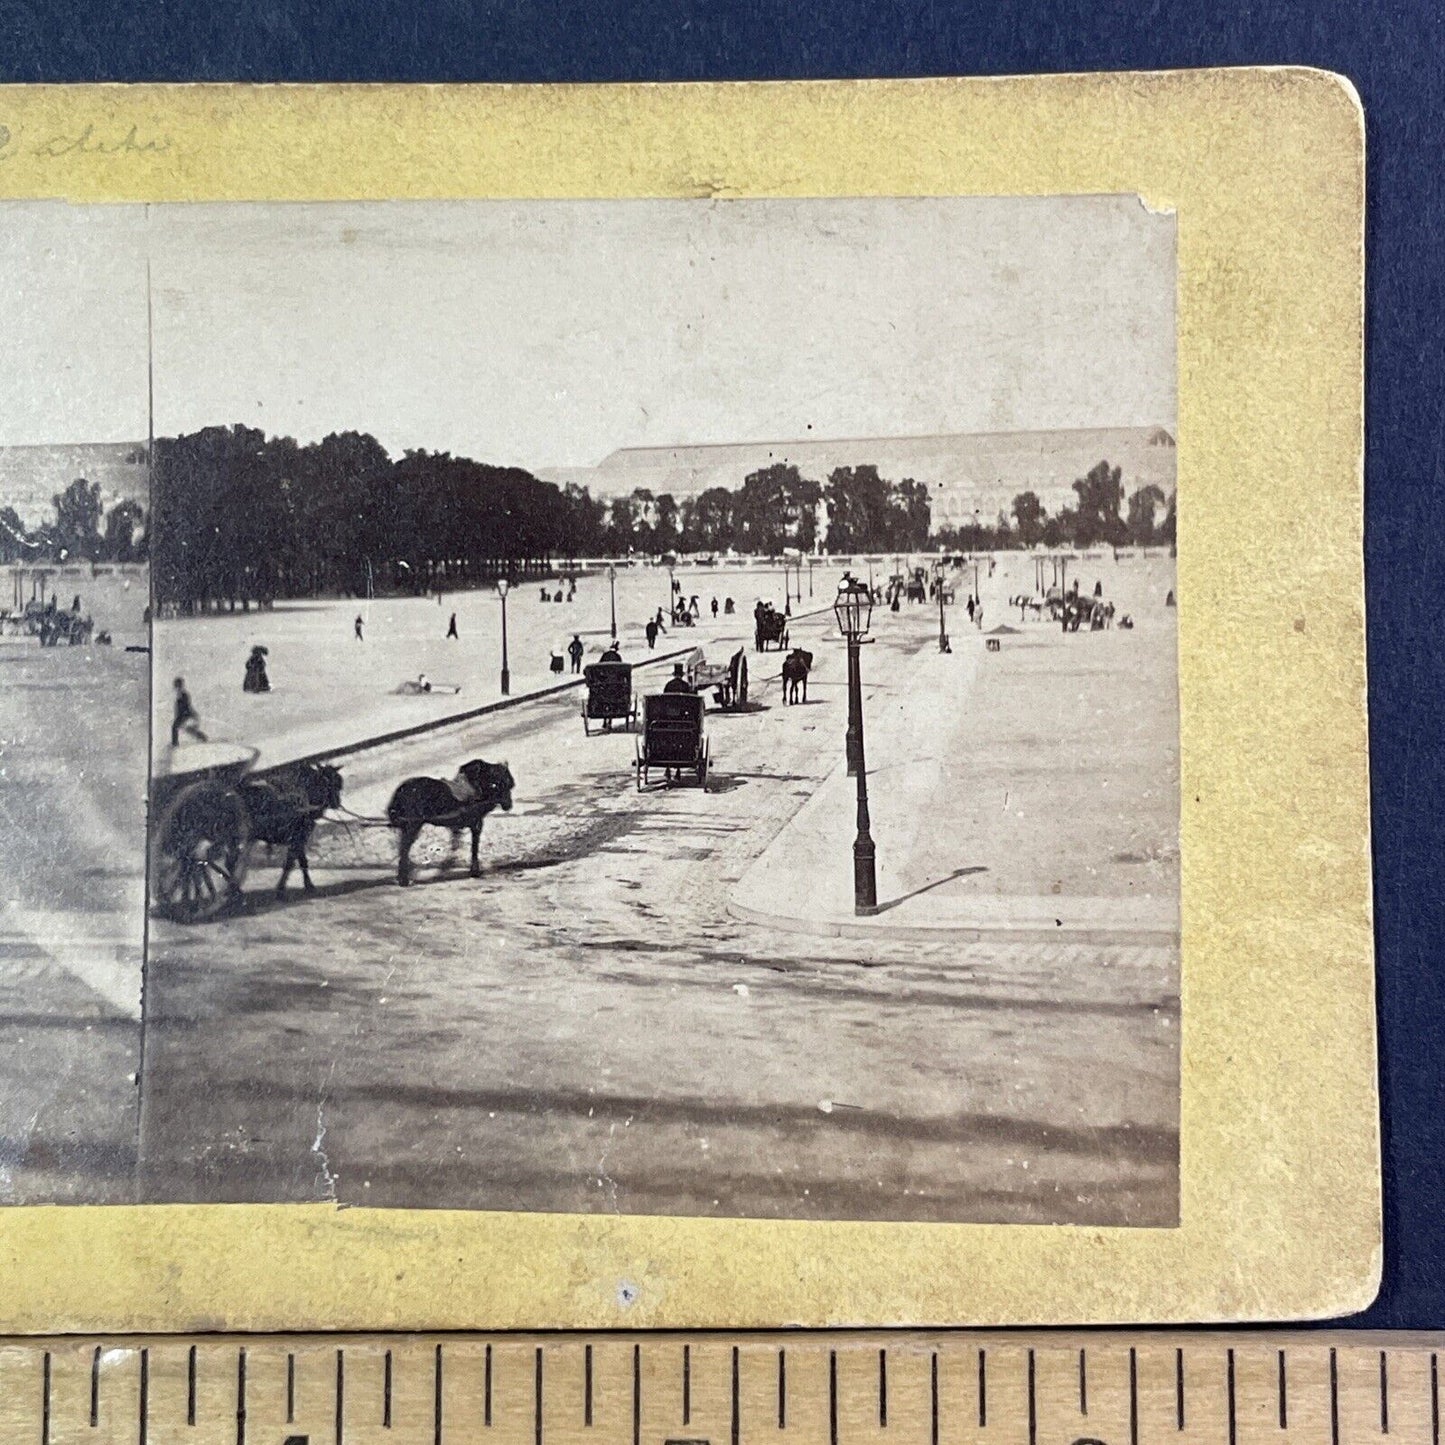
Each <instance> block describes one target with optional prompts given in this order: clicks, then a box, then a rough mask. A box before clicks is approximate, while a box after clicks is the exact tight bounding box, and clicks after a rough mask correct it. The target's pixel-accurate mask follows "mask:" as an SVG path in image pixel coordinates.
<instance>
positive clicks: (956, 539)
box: [935, 462, 1175, 552]
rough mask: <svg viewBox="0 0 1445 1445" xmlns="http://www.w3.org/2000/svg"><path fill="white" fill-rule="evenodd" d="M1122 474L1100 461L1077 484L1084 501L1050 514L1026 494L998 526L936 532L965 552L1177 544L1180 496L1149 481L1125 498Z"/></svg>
mask: <svg viewBox="0 0 1445 1445" xmlns="http://www.w3.org/2000/svg"><path fill="white" fill-rule="evenodd" d="M1125 492H1126V489H1125V486H1124V478H1123V473H1122V470H1121V469H1120V468H1119V467H1111V466H1110V465H1109V464H1108V462H1100V463H1099V464H1098V465H1097V466H1095V467H1094V468H1092V470H1091V471H1090V472H1089V474H1088V476H1086V477H1081V478H1080V479H1079V480H1078V481H1076V482H1075V483H1074V493H1075V495H1076V496H1077V497H1078V502H1077V504H1076V505H1075V506H1072V507H1061V508H1059V510H1058V511H1057V512H1056V513H1055V514H1054V515H1053V516H1050V515H1049V513H1048V511H1047V509H1046V508H1045V507H1044V504H1043V503H1042V502H1041V501H1040V500H1039V497H1038V494H1037V493H1035V492H1020V493H1019V494H1018V496H1016V497H1015V498H1014V499H1013V506H1012V507H1011V508H1010V509H1009V510H1008V511H1007V512H1000V513H999V514H998V518H997V520H996V521H995V522H993V523H988V522H983V521H978V522H975V523H973V524H971V525H969V526H964V527H949V528H944V529H942V530H940V531H939V532H938V533H936V534H935V540H936V541H937V542H938V543H940V544H941V545H942V546H944V547H947V548H950V549H956V550H959V551H964V552H982V551H992V550H997V549H1000V548H1004V547H1039V546H1043V547H1097V546H1110V547H1125V546H1131V545H1132V546H1136V547H1160V546H1170V547H1172V546H1173V545H1174V540H1175V500H1174V493H1173V492H1170V493H1169V495H1168V496H1165V494H1164V489H1163V488H1162V487H1159V486H1156V485H1155V484H1154V483H1153V482H1149V483H1146V484H1145V485H1144V486H1142V487H1139V488H1137V489H1136V490H1135V491H1133V492H1130V493H1129V494H1128V496H1127V500H1126V496H1125Z"/></svg>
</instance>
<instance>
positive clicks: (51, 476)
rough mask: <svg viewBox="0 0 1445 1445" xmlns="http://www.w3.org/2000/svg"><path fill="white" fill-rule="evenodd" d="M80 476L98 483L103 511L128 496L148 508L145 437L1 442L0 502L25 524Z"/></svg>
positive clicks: (48, 509) (41, 516) (39, 518)
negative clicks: (24, 443)
mask: <svg viewBox="0 0 1445 1445" xmlns="http://www.w3.org/2000/svg"><path fill="white" fill-rule="evenodd" d="M81 477H84V478H85V480H86V481H88V482H99V483H100V495H101V499H102V501H103V502H104V504H105V509H106V511H109V510H110V509H111V508H112V507H113V506H114V505H115V504H116V503H117V502H119V501H122V500H127V499H128V500H130V501H134V502H139V503H140V505H141V506H142V507H144V508H145V509H146V511H147V512H149V511H150V492H149V489H148V485H147V474H146V444H145V443H144V442H67V443H62V444H58V445H43V446H20V447H0V507H14V508H15V510H16V511H17V512H18V513H19V514H20V520H21V521H22V522H24V523H25V524H26V526H29V527H33V526H37V525H38V524H39V523H41V522H43V521H44V520H45V519H46V518H47V517H49V516H51V515H52V513H53V508H52V506H51V499H52V498H53V497H54V496H55V495H56V493H57V492H63V491H64V490H65V489H66V488H67V487H68V486H69V485H70V484H71V483H72V482H74V481H77V480H79V479H80V478H81Z"/></svg>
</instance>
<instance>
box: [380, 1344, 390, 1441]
mask: <svg viewBox="0 0 1445 1445" xmlns="http://www.w3.org/2000/svg"><path fill="white" fill-rule="evenodd" d="M381 1428H382V1429H383V1430H390V1429H391V1351H390V1350H388V1351H387V1352H386V1354H385V1355H384V1356H383V1357H382V1361H381Z"/></svg>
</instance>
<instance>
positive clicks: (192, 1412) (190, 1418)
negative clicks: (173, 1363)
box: [186, 1345, 196, 1425]
mask: <svg viewBox="0 0 1445 1445" xmlns="http://www.w3.org/2000/svg"><path fill="white" fill-rule="evenodd" d="M195 1423H196V1347H195V1346H194V1345H192V1346H191V1347H190V1349H189V1350H187V1351H186V1424H187V1425H194V1424H195Z"/></svg>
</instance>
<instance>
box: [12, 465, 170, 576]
mask: <svg viewBox="0 0 1445 1445" xmlns="http://www.w3.org/2000/svg"><path fill="white" fill-rule="evenodd" d="M51 506H52V507H53V508H54V511H55V515H54V516H53V517H49V518H47V519H46V520H45V521H43V522H41V523H40V525H39V526H37V527H27V526H26V525H25V523H24V522H23V521H22V520H21V518H20V514H19V513H18V512H17V511H16V510H15V508H14V507H0V563H7V564H8V563H16V562H23V563H32V562H34V563H38V562H144V561H145V560H146V557H147V555H148V552H149V538H148V536H147V532H146V513H145V508H144V507H142V506H141V505H140V503H139V502H133V501H131V500H130V499H129V498H126V499H123V500H122V501H119V502H117V503H116V504H115V505H114V506H113V507H111V509H110V510H109V511H108V512H107V511H106V510H105V504H104V502H103V501H102V499H101V495H100V483H99V482H88V481H86V480H85V479H84V478H83V477H82V478H79V479H77V480H76V481H73V482H72V483H71V484H70V485H69V486H68V487H67V488H66V489H65V490H64V491H63V492H58V493H56V495H55V496H54V497H52V498H51Z"/></svg>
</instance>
